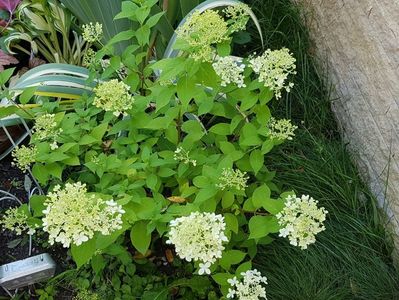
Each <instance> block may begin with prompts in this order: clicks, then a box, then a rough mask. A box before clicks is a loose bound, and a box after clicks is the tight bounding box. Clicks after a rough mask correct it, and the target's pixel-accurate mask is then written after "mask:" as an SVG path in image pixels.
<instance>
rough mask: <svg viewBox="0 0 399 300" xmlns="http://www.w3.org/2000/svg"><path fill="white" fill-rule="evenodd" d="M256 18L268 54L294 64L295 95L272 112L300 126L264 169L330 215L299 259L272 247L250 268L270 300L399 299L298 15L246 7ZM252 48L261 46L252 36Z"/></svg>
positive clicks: (288, 9)
mask: <svg viewBox="0 0 399 300" xmlns="http://www.w3.org/2000/svg"><path fill="white" fill-rule="evenodd" d="M248 3H250V4H251V5H252V7H253V9H254V11H255V13H256V15H257V16H258V17H259V19H260V22H261V25H262V28H263V30H264V34H265V37H266V47H267V48H271V49H278V48H281V47H288V48H289V49H291V51H292V52H293V53H294V55H295V57H296V58H297V68H298V75H297V76H296V78H295V88H294V90H293V91H292V92H291V93H290V94H287V95H285V97H284V98H283V99H282V100H280V101H278V102H277V101H276V102H275V103H274V104H273V106H274V107H273V109H274V113H275V114H276V115H277V117H280V118H283V117H287V118H291V119H293V120H294V122H295V123H296V124H298V125H299V126H300V128H299V129H298V131H297V136H296V138H295V139H294V141H291V142H289V143H287V144H286V145H285V146H283V147H282V148H280V149H277V150H275V151H274V152H273V153H272V154H271V155H269V157H268V164H269V165H270V167H271V168H273V169H275V170H276V171H277V178H276V181H278V182H279V183H281V185H282V187H283V188H287V189H294V190H295V191H296V192H297V193H298V194H310V195H312V196H313V197H314V198H316V199H318V200H319V201H320V204H321V205H323V206H325V207H326V208H327V210H328V211H329V215H328V220H327V222H326V227H327V229H326V231H325V232H323V233H321V234H319V235H318V237H317V243H316V244H315V245H312V246H311V247H309V249H308V250H305V251H301V250H299V249H297V248H295V247H293V246H290V245H289V244H288V242H287V241H286V240H282V239H277V240H276V241H275V242H273V243H272V244H270V245H268V246H266V247H265V248H263V249H262V250H261V251H260V253H259V255H258V257H257V261H256V262H255V266H256V267H257V268H258V269H260V270H261V271H262V272H263V273H264V274H265V275H266V276H267V277H268V279H269V285H268V288H267V291H268V298H269V299H272V300H273V299H282V300H290V299H293V300H294V299H295V300H297V299H298V300H302V299H303V300H328V299H370V300H374V299H381V300H390V299H399V273H398V272H397V271H395V270H394V268H393V265H392V261H391V258H390V253H391V251H392V243H391V240H390V238H389V235H388V234H387V232H386V231H385V229H384V224H385V220H384V218H383V217H382V216H381V215H380V214H379V211H378V208H377V206H376V202H375V199H374V198H373V197H372V195H371V194H370V192H369V191H368V189H367V187H366V186H365V185H364V184H363V182H362V180H361V179H360V177H359V174H358V171H357V170H356V168H355V166H354V164H353V162H352V159H351V156H350V155H349V154H348V152H347V149H346V146H345V144H344V143H343V142H342V141H341V139H340V136H339V133H338V130H337V125H336V122H335V120H334V116H333V114H332V112H331V109H330V104H331V101H332V99H331V95H330V92H329V91H330V89H329V88H328V84H327V82H328V81H327V80H325V77H324V74H321V73H320V72H319V71H318V68H317V64H316V60H315V59H314V58H313V56H312V45H311V43H310V40H309V37H308V32H307V29H306V27H305V26H304V25H303V22H302V19H301V17H300V11H299V9H298V8H297V7H295V6H293V5H292V4H291V3H290V1H289V0H252V1H248ZM251 31H252V32H253V36H254V37H255V38H254V40H253V42H252V48H249V49H247V51H254V50H255V51H258V52H260V51H261V49H259V46H258V45H260V41H259V40H258V39H257V38H256V33H255V31H254V28H251Z"/></svg>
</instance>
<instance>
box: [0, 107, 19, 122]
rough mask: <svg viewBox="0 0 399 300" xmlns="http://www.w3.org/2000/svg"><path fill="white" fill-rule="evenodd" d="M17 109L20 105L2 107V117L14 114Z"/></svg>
mask: <svg viewBox="0 0 399 300" xmlns="http://www.w3.org/2000/svg"><path fill="white" fill-rule="evenodd" d="M16 111H18V106H5V107H0V119H1V118H4V117H7V116H11V115H13V114H14V113H15V112H16Z"/></svg>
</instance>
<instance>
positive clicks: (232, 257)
mask: <svg viewBox="0 0 399 300" xmlns="http://www.w3.org/2000/svg"><path fill="white" fill-rule="evenodd" d="M245 256H246V253H245V252H242V251H240V250H228V251H225V252H223V256H222V258H221V259H220V260H219V263H220V266H221V267H222V268H223V269H225V270H226V271H228V270H229V269H230V267H231V265H237V264H239V263H240V262H242V260H243V259H244V258H245Z"/></svg>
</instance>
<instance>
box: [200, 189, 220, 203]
mask: <svg viewBox="0 0 399 300" xmlns="http://www.w3.org/2000/svg"><path fill="white" fill-rule="evenodd" d="M217 193H218V189H217V188H216V187H213V186H209V187H207V188H204V189H201V190H200V191H199V193H198V194H197V197H195V202H196V203H201V202H204V201H206V200H208V199H210V198H212V197H214V196H215V195H216V194H217Z"/></svg>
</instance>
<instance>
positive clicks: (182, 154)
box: [173, 147, 197, 167]
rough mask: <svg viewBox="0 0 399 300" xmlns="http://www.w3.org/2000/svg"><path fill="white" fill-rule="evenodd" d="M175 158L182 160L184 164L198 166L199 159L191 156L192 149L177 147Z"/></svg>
mask: <svg viewBox="0 0 399 300" xmlns="http://www.w3.org/2000/svg"><path fill="white" fill-rule="evenodd" d="M173 159H174V160H177V161H181V162H182V163H184V164H187V165H188V164H192V165H193V166H194V167H195V166H197V161H196V160H195V159H191V158H190V151H186V150H184V148H183V147H177V149H176V151H175V153H174V155H173Z"/></svg>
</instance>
